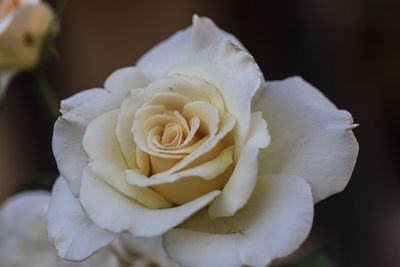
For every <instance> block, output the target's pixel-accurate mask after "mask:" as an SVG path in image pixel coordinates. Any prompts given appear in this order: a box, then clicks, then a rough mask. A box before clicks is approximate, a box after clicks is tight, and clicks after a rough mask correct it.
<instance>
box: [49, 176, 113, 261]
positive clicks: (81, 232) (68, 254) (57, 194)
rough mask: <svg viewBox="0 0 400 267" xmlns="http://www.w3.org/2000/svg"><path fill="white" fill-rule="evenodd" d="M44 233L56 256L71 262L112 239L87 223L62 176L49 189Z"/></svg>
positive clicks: (93, 225) (92, 224) (79, 259)
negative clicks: (45, 230) (46, 224)
mask: <svg viewBox="0 0 400 267" xmlns="http://www.w3.org/2000/svg"><path fill="white" fill-rule="evenodd" d="M48 233H49V237H50V238H51V239H53V241H54V244H55V247H56V249H57V250H58V254H59V255H60V256H61V257H62V258H64V259H67V260H72V261H82V260H84V259H86V258H87V257H89V256H91V255H92V254H93V253H95V252H96V251H98V250H99V249H101V248H103V247H105V246H107V245H108V244H109V243H110V242H111V241H112V240H113V238H114V234H113V233H111V232H109V231H107V230H104V229H101V228H99V227H98V226H97V225H96V224H94V223H93V222H92V221H91V220H90V218H89V217H88V216H87V215H86V214H85V212H84V211H83V210H82V207H81V206H80V203H79V200H78V199H76V198H75V197H74V196H73V195H72V194H71V191H70V189H69V187H68V184H67V183H66V181H65V180H64V179H63V178H62V177H60V178H58V180H57V181H56V183H55V185H54V188H53V192H52V198H51V201H50V206H49V211H48Z"/></svg>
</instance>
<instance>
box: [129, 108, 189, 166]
mask: <svg viewBox="0 0 400 267" xmlns="http://www.w3.org/2000/svg"><path fill="white" fill-rule="evenodd" d="M165 111H166V110H165V108H164V107H163V106H153V105H147V106H143V107H141V108H139V109H138V110H137V111H136V114H135V119H134V121H133V125H132V129H131V132H132V134H133V138H134V141H135V143H136V145H137V146H138V147H139V148H140V149H141V150H142V151H143V152H145V153H147V154H149V155H152V156H155V157H159V158H168V159H180V158H182V156H181V155H171V154H165V153H159V152H157V151H154V150H152V149H150V148H149V146H148V144H147V132H146V128H151V127H156V126H158V123H159V122H160V120H161V119H165V121H168V120H172V121H174V120H175V121H178V122H179V120H178V119H177V118H175V117H172V116H160V114H163V113H164V112H165ZM165 121H164V122H165ZM148 130H150V129H148Z"/></svg>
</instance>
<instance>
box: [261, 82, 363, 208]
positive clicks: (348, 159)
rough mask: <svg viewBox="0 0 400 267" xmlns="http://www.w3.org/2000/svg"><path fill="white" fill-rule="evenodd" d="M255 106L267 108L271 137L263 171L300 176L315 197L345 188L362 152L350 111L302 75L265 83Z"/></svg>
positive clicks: (263, 153) (264, 152)
mask: <svg viewBox="0 0 400 267" xmlns="http://www.w3.org/2000/svg"><path fill="white" fill-rule="evenodd" d="M254 109H255V110H260V111H262V112H263V116H264V118H265V119H266V120H267V121H268V127H269V130H270V134H271V138H272V140H273V141H272V142H271V146H269V147H268V148H267V149H266V150H265V151H263V152H262V153H261V158H260V162H262V164H260V173H263V174H273V173H282V174H293V175H301V176H302V177H304V178H305V179H306V181H307V182H308V183H309V184H310V186H311V188H312V192H313V196H314V200H315V202H318V201H320V200H322V199H324V198H326V197H328V196H330V195H332V194H334V193H337V192H340V191H341V190H343V188H344V187H345V186H346V185H347V183H348V181H349V179H350V177H351V173H352V171H353V169H354V165H355V163H356V159H357V154H358V143H357V140H356V138H355V137H354V134H353V132H352V129H353V128H354V127H355V126H356V125H355V124H353V118H352V117H351V114H350V113H348V112H347V111H344V110H338V109H337V108H336V107H335V106H334V105H333V104H332V103H331V102H330V101H329V100H328V99H327V98H326V97H325V96H324V95H323V94H322V93H321V92H320V91H318V89H316V88H315V87H313V86H312V85H310V84H309V83H307V82H306V81H304V80H303V79H301V78H300V77H291V78H288V79H285V80H283V81H273V82H267V87H266V89H265V92H264V95H263V96H262V97H261V98H259V100H258V102H257V103H256V105H255V106H254Z"/></svg>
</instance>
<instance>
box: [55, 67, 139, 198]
mask: <svg viewBox="0 0 400 267" xmlns="http://www.w3.org/2000/svg"><path fill="white" fill-rule="evenodd" d="M144 83H145V81H144V78H143V76H142V75H141V74H140V72H139V71H138V70H137V69H136V68H125V69H121V70H117V71H115V72H114V73H113V74H111V75H110V77H109V78H108V79H107V80H106V84H105V87H106V90H104V89H91V90H86V91H83V92H80V93H78V94H75V95H74V96H72V97H70V98H68V99H66V100H63V101H61V112H62V114H63V115H62V116H61V117H60V118H58V120H57V121H56V123H55V125H54V133H53V154H54V157H55V158H56V161H57V165H58V169H59V171H60V172H61V174H62V175H63V176H64V178H65V179H66V180H67V181H68V183H69V185H70V187H71V190H72V192H73V193H74V194H75V195H76V196H77V195H78V192H79V186H80V179H81V175H82V172H83V169H84V168H85V166H86V163H87V157H86V154H85V152H84V151H83V149H82V138H83V135H84V133H85V130H86V126H87V125H88V124H89V122H90V121H92V120H93V119H95V118H96V117H98V116H99V115H101V114H103V113H105V112H107V111H110V110H113V109H116V108H119V106H120V105H121V103H122V100H123V99H124V97H125V96H126V94H127V93H128V92H129V91H130V89H132V88H137V87H141V86H143V85H144Z"/></svg>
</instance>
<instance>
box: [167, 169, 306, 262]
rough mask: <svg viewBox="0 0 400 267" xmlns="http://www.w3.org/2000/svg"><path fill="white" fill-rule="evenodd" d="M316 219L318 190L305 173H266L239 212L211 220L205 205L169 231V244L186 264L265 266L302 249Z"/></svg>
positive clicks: (179, 260) (174, 255)
mask: <svg viewBox="0 0 400 267" xmlns="http://www.w3.org/2000/svg"><path fill="white" fill-rule="evenodd" d="M312 219H313V201H312V195H311V191H310V186H309V185H308V184H307V182H306V181H305V180H304V179H302V178H301V177H297V176H287V175H268V176H262V177H260V179H259V180H258V183H257V186H256V188H255V190H254V194H253V195H252V197H251V198H250V200H249V202H248V203H247V205H246V206H244V207H243V208H242V209H240V210H239V211H238V212H237V213H236V214H235V215H234V216H232V217H228V218H217V219H214V220H211V219H210V218H209V216H208V214H207V211H206V210H203V211H201V212H199V213H198V214H196V215H194V216H193V217H191V218H190V219H189V220H187V221H186V222H185V223H184V224H182V225H180V226H179V227H178V228H175V229H172V230H170V231H169V232H167V233H166V234H165V235H164V247H165V249H166V251H167V253H168V254H169V255H170V256H171V257H172V258H173V259H174V260H176V261H177V262H178V263H180V264H181V265H183V266H188V267H203V266H210V267H240V266H259V267H264V266H267V265H268V264H269V263H270V262H271V260H272V259H275V258H280V257H284V256H286V255H288V254H290V253H292V252H293V251H294V250H296V249H297V248H298V247H299V246H300V244H301V243H302V242H303V241H304V240H305V238H306V237H307V236H308V233H309V232H310V229H311V225H312Z"/></svg>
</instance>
